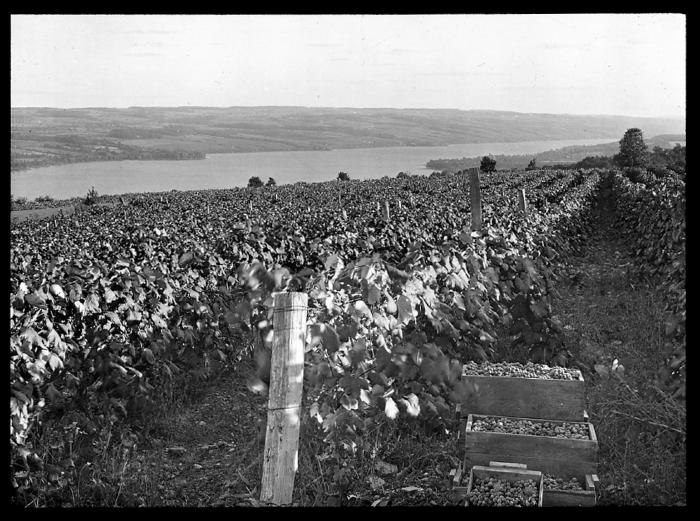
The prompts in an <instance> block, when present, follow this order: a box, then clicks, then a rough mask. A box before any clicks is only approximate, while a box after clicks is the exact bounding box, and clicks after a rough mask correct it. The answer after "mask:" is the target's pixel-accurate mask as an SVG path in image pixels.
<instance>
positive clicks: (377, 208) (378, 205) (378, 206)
mask: <svg viewBox="0 0 700 521" xmlns="http://www.w3.org/2000/svg"><path fill="white" fill-rule="evenodd" d="M377 211H379V201H377Z"/></svg>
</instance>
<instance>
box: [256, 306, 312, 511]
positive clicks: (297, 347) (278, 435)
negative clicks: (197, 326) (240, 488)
mask: <svg viewBox="0 0 700 521" xmlns="http://www.w3.org/2000/svg"><path fill="white" fill-rule="evenodd" d="M307 303H308V296H307V295H306V293H297V292H293V293H275V294H274V315H273V320H272V324H273V328H274V339H273V342H272V359H271V368H270V391H269V393H270V394H269V399H268V404H267V430H266V432H265V452H264V456H263V472H262V486H261V489H260V501H266V502H272V503H275V504H277V505H288V504H290V503H291V502H292V492H293V491H294V475H295V473H296V471H297V451H298V448H299V424H300V418H299V412H300V408H301V394H302V387H303V381H304V344H305V337H306V309H307Z"/></svg>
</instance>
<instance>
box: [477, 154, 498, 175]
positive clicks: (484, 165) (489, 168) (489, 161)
mask: <svg viewBox="0 0 700 521" xmlns="http://www.w3.org/2000/svg"><path fill="white" fill-rule="evenodd" d="M479 169H480V170H481V171H482V172H495V171H496V160H495V159H494V158H492V157H489V156H484V157H483V158H481V166H480V167H479Z"/></svg>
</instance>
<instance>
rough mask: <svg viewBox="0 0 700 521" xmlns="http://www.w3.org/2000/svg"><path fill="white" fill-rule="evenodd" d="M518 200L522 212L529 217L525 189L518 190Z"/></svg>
mask: <svg viewBox="0 0 700 521" xmlns="http://www.w3.org/2000/svg"><path fill="white" fill-rule="evenodd" d="M518 199H519V203H520V204H519V206H520V211H522V212H523V214H525V215H527V199H525V189H524V188H521V189H520V190H518Z"/></svg>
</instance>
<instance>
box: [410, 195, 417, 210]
mask: <svg viewBox="0 0 700 521" xmlns="http://www.w3.org/2000/svg"><path fill="white" fill-rule="evenodd" d="M415 207H416V202H415V201H414V200H413V194H411V208H415Z"/></svg>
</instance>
